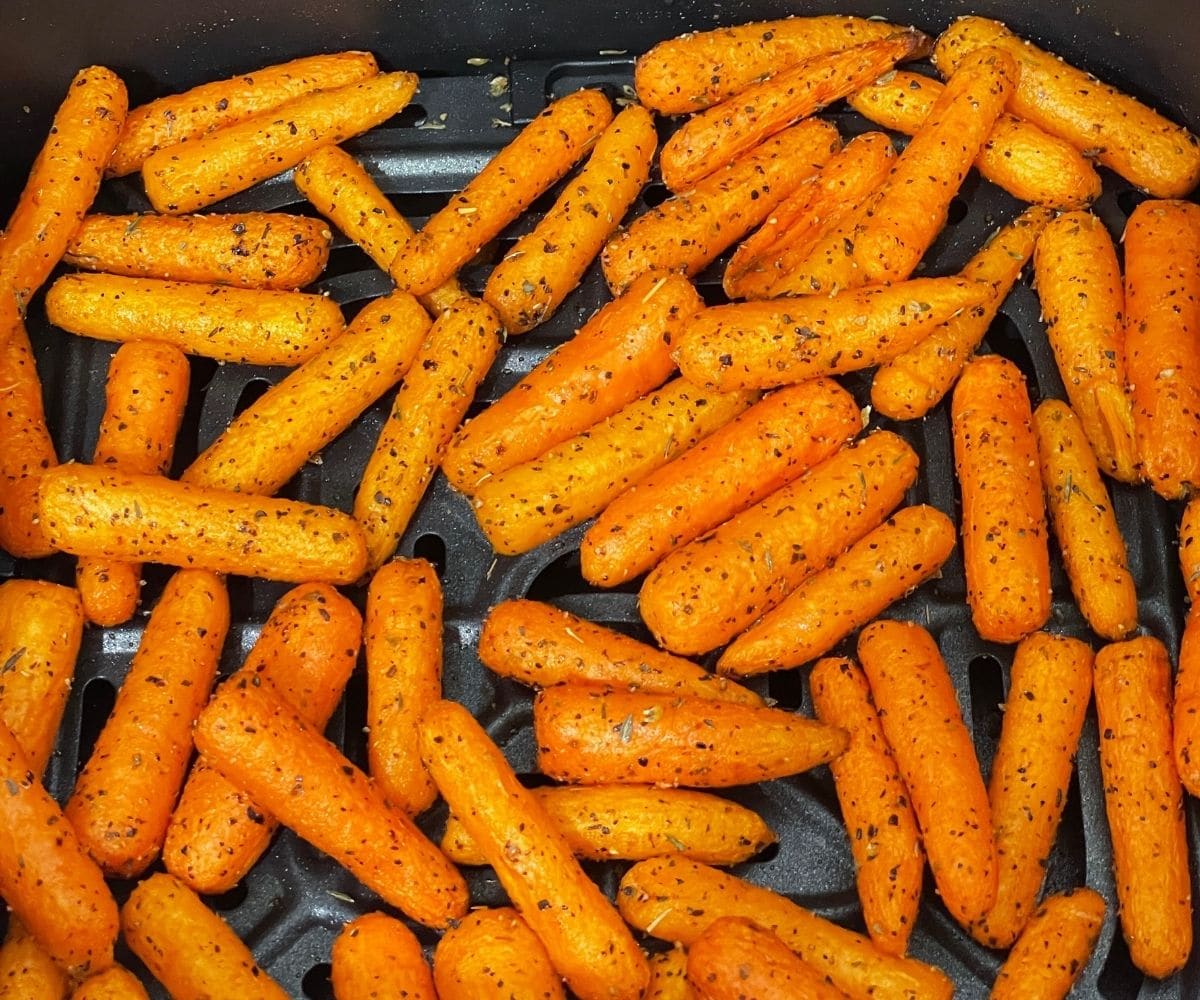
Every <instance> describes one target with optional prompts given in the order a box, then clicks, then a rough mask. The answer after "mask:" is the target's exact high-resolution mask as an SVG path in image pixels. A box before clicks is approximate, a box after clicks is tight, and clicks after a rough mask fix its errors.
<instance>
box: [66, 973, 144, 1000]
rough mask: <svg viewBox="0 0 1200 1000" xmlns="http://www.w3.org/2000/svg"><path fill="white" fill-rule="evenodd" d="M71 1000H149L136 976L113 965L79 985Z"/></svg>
mask: <svg viewBox="0 0 1200 1000" xmlns="http://www.w3.org/2000/svg"><path fill="white" fill-rule="evenodd" d="M71 1000H150V994H148V993H147V992H146V988H145V987H144V986H143V985H142V984H141V982H139V981H138V978H137V976H135V975H134V974H133V973H132V972H130V971H129V970H128V969H123V968H121V966H119V965H114V966H113V967H112V968H111V969H106V970H105V971H104V972H101V973H99V974H97V975H95V976H91V977H90V978H88V979H87V980H85V981H84V982H82V983H80V984H79V987H78V988H77V989H76V990H75V992H74V993H72V994H71Z"/></svg>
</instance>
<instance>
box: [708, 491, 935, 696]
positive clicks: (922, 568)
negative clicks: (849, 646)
mask: <svg viewBox="0 0 1200 1000" xmlns="http://www.w3.org/2000/svg"><path fill="white" fill-rule="evenodd" d="M954 541H955V531H954V522H953V521H951V520H950V518H948V517H947V516H946V515H945V514H943V513H942V512H941V511H939V510H936V509H935V508H933V507H927V506H924V505H922V506H918V507H905V508H904V509H903V510H901V511H898V512H897V513H895V514H893V515H892V516H891V517H890V518H888V519H887V520H886V521H884V522H883V524H881V525H879V527H877V528H875V529H874V530H873V531H870V532H868V533H867V534H866V535H864V536H863V537H862V538H860V539H859V540H858V541H857V542H855V543H854V544H853V545H851V546H850V547H849V548H848V549H846V551H845V552H843V553H842V554H841V555H839V556H838V557H837V558H836V559H835V560H834V561H833V564H832V565H831V566H829V567H828V568H827V569H823V570H821V571H820V572H818V573H816V574H814V575H813V576H810V577H809V578H808V579H807V580H805V581H804V582H803V583H801V584H800V586H799V587H797V588H796V589H795V590H793V591H792V592H791V593H790V594H789V595H788V596H787V597H786V598H784V600H783V602H782V603H781V604H780V605H779V606H778V607H776V608H774V609H773V610H771V611H768V612H767V614H765V615H764V616H763V617H762V618H761V619H760V620H759V621H757V622H755V624H754V625H752V626H751V627H750V628H749V629H747V630H746V631H745V632H743V633H742V634H741V635H740V636H738V637H737V638H736V639H734V641H733V642H732V643H731V644H730V645H729V647H728V648H727V649H726V650H725V652H724V653H722V654H721V659H720V660H718V661H717V669H718V670H720V671H721V672H722V673H728V674H736V675H739V676H746V675H749V674H758V673H763V672H765V671H768V670H783V669H786V668H787V667H798V666H800V665H801V664H803V663H808V662H810V661H812V660H815V659H816V658H817V657H818V656H824V655H825V654H826V653H828V652H829V651H830V650H831V649H832V648H833V647H834V646H836V645H837V644H838V643H839V642H841V641H842V640H843V639H844V638H846V636H848V635H850V633H851V632H853V631H854V630H855V629H857V628H861V627H862V626H863V625H866V624H867V622H869V621H871V620H872V619H873V618H876V617H877V616H878V615H880V614H882V613H883V611H884V610H885V609H886V608H887V607H888V606H889V605H890V604H892V603H893V602H895V601H898V600H900V598H902V597H904V596H905V595H906V594H908V593H909V592H911V591H912V590H913V589H915V588H916V587H918V586H920V585H921V584H922V583H924V582H925V581H926V580H928V579H929V578H930V577H931V576H933V575H934V574H935V573H937V572H938V570H940V569H941V567H942V563H944V562H945V561H946V560H947V559H948V558H949V557H950V553H951V552H952V551H953V549H954Z"/></svg>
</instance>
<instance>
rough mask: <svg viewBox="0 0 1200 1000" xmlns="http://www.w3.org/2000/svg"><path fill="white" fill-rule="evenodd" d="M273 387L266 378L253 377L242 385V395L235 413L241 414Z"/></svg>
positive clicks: (239, 397)
mask: <svg viewBox="0 0 1200 1000" xmlns="http://www.w3.org/2000/svg"><path fill="white" fill-rule="evenodd" d="M270 388H271V383H270V382H268V381H267V380H266V379H265V378H252V379H251V380H250V381H249V382H247V383H246V384H245V385H244V386H243V387H242V392H241V395H239V396H238V401H237V406H235V407H234V408H233V415H234V416H235V417H236V416H239V415H240V414H241V413H243V412H244V411H246V410H248V409H250V407H252V406H253V405H254V404H255V403H257V402H258V401H259V400H260V399H262V398H263V396H265V395H266V394H267V390H268V389H270Z"/></svg>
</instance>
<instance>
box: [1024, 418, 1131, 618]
mask: <svg viewBox="0 0 1200 1000" xmlns="http://www.w3.org/2000/svg"><path fill="white" fill-rule="evenodd" d="M1033 429H1034V432H1035V433H1036V435H1037V443H1038V454H1039V455H1040V457H1041V467H1042V483H1043V485H1044V486H1045V488H1046V504H1047V506H1048V507H1049V508H1050V523H1051V524H1052V525H1053V527H1054V534H1055V536H1056V537H1057V538H1058V547H1059V549H1060V550H1061V552H1062V557H1063V563H1064V565H1065V566H1066V568H1067V577H1068V578H1069V579H1070V581H1071V590H1072V591H1073V592H1074V594H1075V600H1076V601H1077V602H1078V603H1079V610H1080V611H1082V612H1083V617H1084V618H1086V619H1087V621H1088V624H1089V625H1091V626H1092V629H1093V630H1094V631H1095V632H1096V633H1097V634H1098V635H1101V636H1103V637H1104V638H1106V639H1123V638H1125V636H1127V635H1128V634H1129V633H1130V632H1132V631H1133V630H1134V629H1135V628H1137V620H1138V603H1137V590H1136V589H1135V587H1134V584H1133V576H1132V574H1131V573H1130V572H1129V559H1128V557H1127V556H1126V553H1125V539H1124V538H1123V537H1122V536H1121V529H1120V527H1119V526H1118V525H1117V518H1116V515H1115V513H1114V512H1113V506H1112V499H1111V498H1110V497H1109V495H1108V488H1107V487H1106V486H1105V485H1104V480H1103V479H1101V477H1100V469H1099V467H1098V466H1097V465H1096V457H1095V454H1094V453H1093V451H1092V449H1091V448H1090V447H1089V446H1088V442H1087V438H1086V436H1085V434H1084V429H1083V426H1082V422H1081V421H1080V420H1079V418H1078V417H1077V416H1075V414H1074V413H1073V412H1072V410H1071V408H1070V407H1069V406H1067V404H1066V403H1064V402H1061V401H1060V400H1057V399H1048V400H1046V401H1045V402H1044V403H1042V404H1041V405H1040V406H1039V407H1038V408H1037V410H1036V411H1035V412H1034V414H1033Z"/></svg>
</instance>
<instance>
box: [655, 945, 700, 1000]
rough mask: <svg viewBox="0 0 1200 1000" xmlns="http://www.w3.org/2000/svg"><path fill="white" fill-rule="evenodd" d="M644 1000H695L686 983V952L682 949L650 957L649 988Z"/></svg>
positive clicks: (690, 988) (674, 949) (662, 952)
mask: <svg viewBox="0 0 1200 1000" xmlns="http://www.w3.org/2000/svg"><path fill="white" fill-rule="evenodd" d="M645 1000H696V994H695V992H694V991H693V990H692V987H691V984H690V983H688V981H687V952H686V951H684V950H683V949H682V948H672V949H671V950H670V951H660V952H659V953H658V954H657V955H651V956H650V988H649V989H648V990H647V991H646V996H645Z"/></svg>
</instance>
